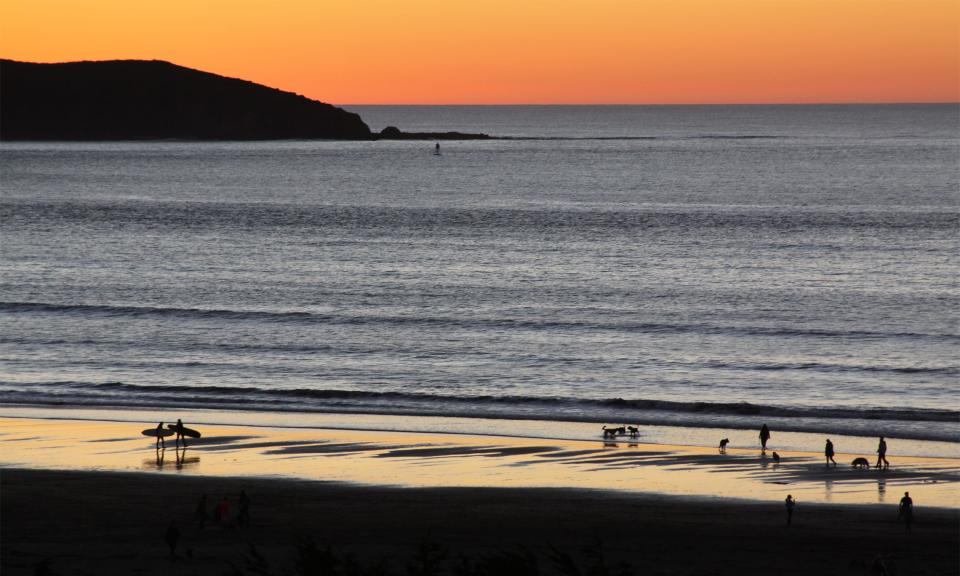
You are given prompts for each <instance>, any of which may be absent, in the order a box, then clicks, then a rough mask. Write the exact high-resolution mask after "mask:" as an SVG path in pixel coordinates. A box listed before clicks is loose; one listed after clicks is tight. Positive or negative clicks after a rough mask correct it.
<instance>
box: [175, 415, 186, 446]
mask: <svg viewBox="0 0 960 576" xmlns="http://www.w3.org/2000/svg"><path fill="white" fill-rule="evenodd" d="M173 430H174V432H176V433H177V435H176V436H175V438H176V443H177V449H178V450H179V449H180V442H183V449H184V450H186V449H187V439H186V437H185V436H184V435H183V422H182V421H181V420H180V419H179V418H177V426H176V428H174V429H173Z"/></svg>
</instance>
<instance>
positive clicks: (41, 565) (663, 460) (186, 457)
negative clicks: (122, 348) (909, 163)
mask: <svg viewBox="0 0 960 576" xmlns="http://www.w3.org/2000/svg"><path fill="white" fill-rule="evenodd" d="M143 427H144V426H143V425H142V424H137V423H132V422H103V421H82V420H41V419H27V418H3V419H0V431H2V435H0V453H2V454H3V456H2V457H0V461H2V465H3V470H2V477H0V487H2V503H3V514H2V522H3V526H2V528H3V539H2V541H3V543H2V545H3V571H4V573H5V574H34V573H48V574H87V573H142V574H221V573H232V572H230V570H232V569H234V567H235V568H236V569H237V570H240V572H239V573H250V574H254V573H258V572H257V571H256V569H255V568H254V567H253V566H254V565H255V564H256V562H261V565H260V568H259V569H260V570H261V572H259V573H266V574H282V573H288V571H289V570H292V569H293V568H294V566H295V564H296V561H297V558H298V557H302V556H303V555H307V556H310V554H311V552H310V551H311V550H313V549H312V548H309V547H304V546H305V544H304V542H307V541H308V540H311V541H312V542H314V543H315V545H316V546H318V547H319V549H325V547H326V546H329V547H330V549H331V551H332V554H334V555H336V556H337V557H339V558H341V560H343V559H344V558H345V556H346V555H350V556H352V557H353V558H354V559H355V560H356V562H358V563H359V564H360V565H361V566H364V567H365V568H364V569H365V570H368V569H369V570H373V568H374V567H377V566H379V567H381V568H384V569H385V570H387V571H386V572H374V573H389V574H393V573H397V574H404V573H466V574H487V573H489V574H495V573H510V572H504V570H506V568H504V566H505V565H504V564H502V563H503V562H506V563H507V564H510V563H513V564H510V565H511V566H513V568H511V570H512V569H514V568H516V567H517V566H520V565H521V564H523V563H524V562H527V563H528V564H529V562H532V561H533V560H531V559H535V560H536V562H537V563H538V564H537V565H538V566H539V567H540V568H539V569H540V572H533V571H530V570H527V571H520V572H513V573H522V574H527V573H529V574H534V573H544V574H553V573H558V574H562V573H573V572H564V571H563V568H562V565H563V562H565V561H566V560H565V558H568V557H569V558H568V559H569V560H571V561H572V562H574V563H575V565H577V566H578V567H579V569H580V570H581V571H582V572H581V573H591V572H589V570H590V566H591V565H592V563H595V562H598V561H599V560H598V558H600V557H602V561H603V562H604V563H606V564H605V565H606V566H608V567H612V566H615V565H618V564H620V563H628V564H630V565H631V566H632V567H633V569H634V570H635V572H624V573H638V574H661V573H662V574H678V573H679V574H687V573H689V574H750V573H753V574H769V573H772V572H776V573H783V574H811V573H814V574H870V573H871V572H870V570H871V569H872V568H871V567H872V565H873V563H874V561H875V560H876V558H877V557H878V556H879V557H880V558H882V560H883V562H884V563H886V564H887V565H888V566H889V567H890V570H891V572H890V573H897V574H951V573H957V571H958V563H957V557H958V552H960V545H958V536H960V528H958V522H957V519H958V511H957V508H958V507H957V489H956V488H957V480H958V472H957V468H958V466H957V462H956V461H955V460H954V459H949V458H917V457H913V458H899V459H898V460H897V461H896V465H895V467H894V468H893V469H891V470H889V471H886V472H879V471H875V470H869V471H863V470H853V469H852V468H851V467H850V466H849V464H848V463H847V462H846V460H848V458H847V455H839V457H838V460H840V461H841V462H843V464H842V465H841V466H840V467H838V468H837V469H825V468H824V467H823V466H822V463H821V457H820V456H819V455H817V454H813V453H799V452H784V453H783V454H782V455H781V461H780V462H779V463H774V462H773V461H772V460H771V458H769V456H768V457H761V456H760V455H759V454H758V453H757V451H755V450H745V449H731V450H728V451H727V453H726V454H720V453H719V452H718V451H717V450H716V449H708V448H702V447H696V446H665V445H657V444H644V443H640V442H635V441H634V442H631V441H630V440H629V439H618V441H616V442H607V443H604V442H602V441H599V440H598V441H593V442H587V441H569V440H566V441H562V440H556V441H551V440H544V439H531V438H506V437H491V436H470V435H460V434H424V433H400V432H389V433H387V432H376V431H366V432H364V431H355V430H330V429H309V430H304V429H282V428H268V427H252V426H232V427H231V426H205V427H203V432H204V437H203V438H201V439H199V440H196V441H194V442H193V443H192V444H191V446H190V447H189V448H188V449H187V450H186V452H185V453H184V452H183V451H178V450H176V449H175V448H173V446H172V442H171V443H169V444H168V448H167V449H166V450H164V451H160V452H157V451H156V450H154V448H153V444H152V440H151V439H149V438H145V437H143V436H140V435H139V429H140V428H143ZM241 490H244V491H246V493H247V494H248V495H249V496H250V498H251V501H252V504H251V514H250V516H251V522H250V526H249V527H246V528H240V527H238V526H237V525H236V524H237V522H236V521H237V513H238V510H237V497H238V495H239V493H240V491H241ZM907 490H909V491H910V492H911V495H912V496H913V498H914V500H915V502H916V509H917V513H916V523H915V525H914V529H913V534H910V535H908V534H906V533H905V527H904V525H903V523H901V522H899V521H898V518H897V502H898V501H899V498H900V496H901V495H902V493H903V492H904V491H907ZM787 493H790V494H792V495H793V496H794V497H795V498H797V500H798V501H799V505H798V507H797V510H796V512H795V515H794V522H793V525H791V526H789V527H787V526H786V515H785V511H784V506H783V498H784V497H785V494H787ZM203 494H207V495H208V506H207V509H208V514H209V513H212V509H213V507H214V504H215V502H217V501H218V500H219V499H220V498H222V497H223V496H227V497H228V498H229V499H230V500H231V503H232V507H231V512H230V514H229V515H228V518H227V520H226V521H224V522H223V523H217V522H215V521H213V519H212V517H211V518H210V519H208V520H207V524H206V526H205V527H204V528H202V529H201V528H200V526H199V521H198V520H197V519H196V518H195V509H196V506H197V503H198V501H199V499H200V497H201V495H203ZM171 521H173V522H175V523H176V525H177V526H178V529H179V530H180V533H181V538H180V542H179V543H178V548H177V557H176V558H175V559H172V560H171V559H170V557H169V552H168V550H167V548H166V544H165V543H164V540H163V537H164V533H165V530H166V529H167V527H168V526H169V524H170V523H171ZM298 545H299V546H300V548H298ZM251 546H255V548H256V550H257V554H260V555H262V560H255V559H254V558H253V557H252V556H251V554H252V552H251ZM598 547H599V548H598ZM428 551H432V552H429V554H428V553H427V552H428ZM598 551H599V556H598ZM732 551H736V552H732ZM314 552H316V551H315V550H314ZM316 553H318V552H316ZM424 554H426V555H427V556H431V554H435V555H436V556H437V559H438V560H437V562H438V564H437V566H438V567H439V568H442V569H443V571H435V572H416V571H415V570H413V569H412V568H411V566H412V565H410V564H409V562H415V561H416V558H417V557H420V558H421V559H423V556H424ZM558 554H559V555H558ZM461 556H462V557H465V558H467V559H468V560H461ZM440 557H442V560H440V559H439V558H440ZM523 558H526V560H523ZM251 561H252V562H254V565H251V564H247V563H248V562H251ZM463 562H467V564H462V563H463ZM497 562H501V564H497ZM458 563H459V564H458ZM457 565H460V568H459V569H460V570H461V571H460V572H457V571H456V570H454V568H455V566H457ZM467 565H469V566H471V567H472V568H470V570H474V571H473V572H470V571H469V570H467V568H464V567H463V566H467ZM514 565H516V566H514ZM484 566H487V567H488V568H489V567H490V566H500V569H496V570H494V569H492V568H491V569H489V570H487V568H483V567H484ZM341 567H343V566H341ZM439 568H438V570H439ZM527 568H529V566H527ZM43 570H47V572H43ZM408 570H412V571H408ZM463 570H467V571H466V572H464V571H463ZM483 570H487V571H486V572H484V571H483ZM893 570H898V571H893ZM308 573H309V572H308ZM318 573H323V572H318ZM333 573H339V572H333ZM361 573H363V572H361ZM597 573H603V572H597ZM608 573H616V572H608Z"/></svg>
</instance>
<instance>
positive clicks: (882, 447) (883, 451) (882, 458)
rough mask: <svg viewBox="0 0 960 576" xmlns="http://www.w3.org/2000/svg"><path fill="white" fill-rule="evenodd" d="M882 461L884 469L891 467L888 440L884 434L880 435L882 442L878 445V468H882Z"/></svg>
mask: <svg viewBox="0 0 960 576" xmlns="http://www.w3.org/2000/svg"><path fill="white" fill-rule="evenodd" d="M881 462H882V463H883V469H884V470H886V469H887V468H889V467H890V463H889V462H887V441H886V440H884V439H883V436H881V437H880V444H879V445H878V446H877V466H876V467H877V468H880V463H881Z"/></svg>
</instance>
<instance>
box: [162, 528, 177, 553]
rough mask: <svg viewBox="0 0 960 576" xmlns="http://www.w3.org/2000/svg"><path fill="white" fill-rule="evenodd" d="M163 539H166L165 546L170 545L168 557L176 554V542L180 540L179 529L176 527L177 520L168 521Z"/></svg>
mask: <svg viewBox="0 0 960 576" xmlns="http://www.w3.org/2000/svg"><path fill="white" fill-rule="evenodd" d="M163 539H164V540H166V541H167V546H169V547H170V557H171V558H173V557H175V556H176V555H177V542H179V541H180V529H179V528H177V522H176V521H175V520H171V521H170V525H169V526H167V533H166V534H164V537H163Z"/></svg>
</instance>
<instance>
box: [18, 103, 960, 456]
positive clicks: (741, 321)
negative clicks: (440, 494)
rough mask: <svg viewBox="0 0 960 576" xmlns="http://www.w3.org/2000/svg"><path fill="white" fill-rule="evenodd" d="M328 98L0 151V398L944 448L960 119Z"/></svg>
mask: <svg viewBox="0 0 960 576" xmlns="http://www.w3.org/2000/svg"><path fill="white" fill-rule="evenodd" d="M348 109H350V110H351V111H355V112H358V113H360V114H361V116H362V117H363V118H364V119H365V120H366V121H367V122H368V124H370V126H371V128H373V129H375V130H380V129H382V128H383V127H385V126H388V125H395V126H398V127H400V128H401V129H403V130H408V131H431V130H437V131H445V130H459V131H466V132H485V133H489V134H491V135H495V136H502V137H504V138H502V139H496V140H486V141H456V142H455V141H445V142H441V143H440V146H441V154H440V155H435V154H434V143H433V142H423V141H382V142H335V141H267V142H212V143H203V142H101V143H31V142H18V143H11V142H4V143H2V144H0V408H3V407H14V406H34V407H50V408H55V407H73V408H95V407H102V408H107V407H110V408H123V409H135V408H171V409H176V408H181V409H186V408H194V409H203V410H232V411H253V412H258V411H259V412H271V413H279V414H284V413H286V414H291V418H293V417H294V416H293V415H295V414H297V413H311V412H312V413H345V414H364V415H420V416H455V417H459V418H468V419H469V418H473V419H480V418H496V419H497V420H498V421H502V422H508V423H509V422H524V421H553V422H579V423H596V424H597V425H598V426H597V429H598V430H599V424H601V423H604V424H616V423H631V424H670V425H676V426H688V427H701V428H702V427H707V428H709V427H721V428H735V429H744V430H748V429H754V430H755V429H757V428H758V427H759V425H760V424H761V423H763V422H768V423H771V424H773V426H774V427H775V428H776V429H777V430H788V431H790V430H792V431H802V432H812V433H833V434H850V435H860V436H876V435H879V434H885V435H887V436H890V437H894V438H903V439H913V440H931V441H945V442H950V443H956V442H960V403H958V386H957V382H958V375H960V354H958V351H960V325H958V314H957V311H958V310H960V306H958V304H960V292H958V290H957V288H958V286H957V278H958V254H960V238H958V229H960V227H958V224H960V106H958V105H952V104H951V105H889V106H702V107H698V106H676V107H672V106H546V107H537V106H493V107H483V106H452V107H434V106H412V107H404V106H400V107H398V106H351V107H348ZM508 427H509V426H508ZM591 429H592V427H591Z"/></svg>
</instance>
